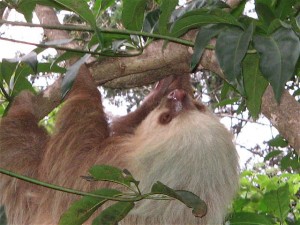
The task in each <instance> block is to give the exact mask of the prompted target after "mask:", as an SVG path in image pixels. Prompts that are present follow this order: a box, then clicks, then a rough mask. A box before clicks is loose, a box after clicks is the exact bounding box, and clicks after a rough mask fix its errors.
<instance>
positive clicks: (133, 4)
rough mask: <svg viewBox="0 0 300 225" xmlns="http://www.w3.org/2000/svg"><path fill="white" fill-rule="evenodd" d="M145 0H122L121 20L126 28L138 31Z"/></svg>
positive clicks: (140, 27)
mask: <svg viewBox="0 0 300 225" xmlns="http://www.w3.org/2000/svg"><path fill="white" fill-rule="evenodd" d="M146 3H147V0H123V11H122V22H123V25H124V27H125V28H126V29H128V30H136V31H140V30H141V29H142V26H143V23H144V13H145V7H146Z"/></svg>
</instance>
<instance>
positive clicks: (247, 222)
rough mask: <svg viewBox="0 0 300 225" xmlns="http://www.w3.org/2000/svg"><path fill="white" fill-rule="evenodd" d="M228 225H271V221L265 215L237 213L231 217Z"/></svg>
mask: <svg viewBox="0 0 300 225" xmlns="http://www.w3.org/2000/svg"><path fill="white" fill-rule="evenodd" d="M229 221H230V225H241V224H243V225H254V224H256V225H272V224H274V223H273V221H272V219H271V218H270V217H268V216H265V215H260V214H257V213H252V212H239V213H235V214H233V215H232V217H231V218H230V220H229Z"/></svg>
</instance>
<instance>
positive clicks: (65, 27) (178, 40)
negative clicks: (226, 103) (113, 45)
mask: <svg viewBox="0 0 300 225" xmlns="http://www.w3.org/2000/svg"><path fill="white" fill-rule="evenodd" d="M2 24H10V25H13V26H25V27H41V28H44V29H53V30H67V31H85V32H90V33H94V32H95V31H94V30H93V29H92V28H91V27H89V26H83V25H45V24H34V23H25V22H14V21H7V20H0V25H2ZM100 31H101V32H102V33H111V34H127V35H138V36H143V37H150V38H156V39H163V40H167V41H171V42H175V43H178V44H183V45H187V46H191V47H193V46H194V42H192V41H188V40H183V39H181V38H176V37H170V36H166V35H160V34H151V33H147V32H141V31H133V30H119V29H102V28H101V29H100Z"/></svg>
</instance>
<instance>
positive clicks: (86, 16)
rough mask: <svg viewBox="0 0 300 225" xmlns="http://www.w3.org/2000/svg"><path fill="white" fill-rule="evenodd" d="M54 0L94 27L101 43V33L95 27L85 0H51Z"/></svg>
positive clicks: (93, 18)
mask: <svg viewBox="0 0 300 225" xmlns="http://www.w3.org/2000/svg"><path fill="white" fill-rule="evenodd" d="M53 1H54V2H57V3H58V4H60V5H62V6H63V7H65V8H66V9H68V10H70V11H72V12H75V13H76V14H77V15H78V16H80V17H81V18H82V19H83V20H85V21H86V22H87V23H89V24H90V26H91V27H92V28H93V29H94V31H95V33H96V35H97V37H98V40H99V44H101V43H102V42H103V41H102V34H101V32H100V29H99V28H98V27H97V23H96V19H95V17H94V15H93V13H92V11H91V10H90V8H89V6H88V4H87V2H86V1H83V0H77V1H74V0H53Z"/></svg>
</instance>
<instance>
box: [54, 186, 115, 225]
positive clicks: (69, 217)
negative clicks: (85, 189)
mask: <svg viewBox="0 0 300 225" xmlns="http://www.w3.org/2000/svg"><path fill="white" fill-rule="evenodd" d="M92 193H93V194H98V195H104V196H107V197H113V196H116V195H119V194H121V192H120V191H117V190H114V189H101V190H97V191H93V192H92ZM106 201H107V199H106V198H96V197H90V196H84V197H82V198H81V199H80V200H78V201H76V202H75V203H73V204H72V205H71V207H70V208H69V209H68V210H67V211H66V212H64V214H63V215H62V216H61V218H60V220H59V225H70V224H72V225H81V224H83V223H84V222H85V221H87V220H88V219H89V218H90V216H91V215H92V214H93V213H94V212H95V211H96V210H97V209H98V208H99V207H100V206H101V205H103V204H104V203H105V202H106Z"/></svg>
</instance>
